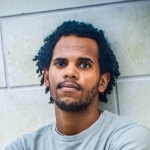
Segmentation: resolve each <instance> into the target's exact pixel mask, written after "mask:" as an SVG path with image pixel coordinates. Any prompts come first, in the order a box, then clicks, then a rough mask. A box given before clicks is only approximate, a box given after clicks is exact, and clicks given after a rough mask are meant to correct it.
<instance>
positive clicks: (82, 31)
mask: <svg viewBox="0 0 150 150" xmlns="http://www.w3.org/2000/svg"><path fill="white" fill-rule="evenodd" d="M69 35H75V36H77V37H87V38H91V39H94V40H95V41H96V42H97V44H98V53H99V56H98V61H99V64H100V65H99V66H100V70H101V74H104V73H106V72H109V73H110V81H109V83H108V86H107V88H106V90H105V92H104V93H99V99H100V101H101V102H105V103H106V102H107V101H108V100H107V97H106V94H111V91H112V88H113V86H115V79H117V78H118V76H119V75H120V72H119V66H118V62H117V61H116V58H115V55H114V54H113V51H112V49H111V48H110V46H109V44H108V42H107V40H106V38H105V37H104V33H103V31H102V30H99V29H97V28H94V27H93V26H92V25H91V24H88V23H84V22H78V21H65V22H64V23H63V24H62V25H60V26H59V27H57V29H56V30H55V31H54V32H53V33H52V34H50V35H49V36H48V37H47V38H46V39H45V40H44V42H45V43H44V46H42V47H41V49H40V50H39V52H38V54H37V55H36V56H35V58H34V59H33V61H37V63H36V65H37V66H38V69H37V71H36V72H37V73H38V74H39V76H42V79H41V85H43V83H44V77H43V69H44V68H47V69H49V66H50V62H51V59H52V56H53V50H54V47H55V45H56V43H57V42H58V40H59V39H60V37H62V36H69ZM48 91H49V88H48V87H46V89H45V93H47V92H48ZM50 103H53V100H52V98H50Z"/></svg>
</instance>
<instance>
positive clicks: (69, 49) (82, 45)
mask: <svg viewBox="0 0 150 150" xmlns="http://www.w3.org/2000/svg"><path fill="white" fill-rule="evenodd" d="M58 55H59V57H61V56H66V57H67V56H71V55H73V56H77V55H79V56H89V57H95V58H96V59H97V58H98V45H97V43H96V41H95V40H93V39H90V38H86V37H77V36H75V35H70V36H62V37H61V38H60V39H59V41H58V42H57V44H56V45H55V47H54V52H53V56H54V57H55V56H58Z"/></svg>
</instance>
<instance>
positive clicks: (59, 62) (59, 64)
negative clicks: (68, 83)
mask: <svg viewBox="0 0 150 150" xmlns="http://www.w3.org/2000/svg"><path fill="white" fill-rule="evenodd" d="M54 65H56V66H57V67H65V66H66V63H65V62H64V61H57V62H55V63H54Z"/></svg>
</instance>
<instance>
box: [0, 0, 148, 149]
mask: <svg viewBox="0 0 150 150" xmlns="http://www.w3.org/2000/svg"><path fill="white" fill-rule="evenodd" d="M65 20H78V21H85V22H90V23H92V24H93V25H94V26H95V27H98V28H101V29H103V30H104V32H105V35H106V37H107V38H108V40H109V42H110V43H111V47H112V48H113V49H114V53H115V54H116V57H117V59H118V61H119V64H120V71H121V76H120V78H119V79H118V80H117V81H116V82H117V86H116V87H115V88H114V90H113V92H112V94H111V95H109V96H108V97H109V102H108V103H107V104H103V103H101V104H100V106H99V107H100V108H101V109H107V110H110V111H111V112H114V113H118V114H120V115H126V116H130V117H132V118H134V119H136V120H137V121H139V122H141V123H142V124H144V125H145V126H147V127H149V128H150V117H149V116H150V111H149V110H150V105H149V101H150V92H149V90H150V66H149V64H150V59H149V58H150V1H149V0H141V1H140V0H137V1H136V0H134V1H125V0H101V1H100V0H89V1H87V0H82V1H81V0H76V1H69V0H64V1H63V3H60V1H59V0H55V1H52V0H44V1H40V0H37V1H33V0H32V1H31V0H26V1H25V0H16V1H13V2H12V1H11V0H7V2H6V1H5V0H1V1H0V149H4V148H5V147H6V145H8V144H9V143H10V142H12V141H13V140H15V139H16V138H18V137H20V136H22V135H23V134H25V133H30V132H33V131H35V130H36V129H38V128H40V127H42V126H44V125H46V124H49V123H51V122H53V121H55V114H54V108H53V105H49V104H48V102H49V94H45V93H44V87H43V86H42V87H40V86H39V81H40V79H39V78H38V76H37V74H36V72H35V70H36V66H35V62H33V61H32V58H33V57H34V56H35V54H36V53H37V52H38V50H39V48H40V47H41V45H42V44H43V39H44V38H45V37H47V36H48V35H49V34H50V33H51V32H52V31H53V30H54V29H55V28H56V26H58V25H60V24H61V23H62V22H63V21H65Z"/></svg>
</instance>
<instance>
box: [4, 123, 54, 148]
mask: <svg viewBox="0 0 150 150" xmlns="http://www.w3.org/2000/svg"><path fill="white" fill-rule="evenodd" d="M52 125H53V124H50V125H46V126H44V127H42V128H40V129H38V130H37V131H35V132H33V133H31V134H25V135H23V136H22V137H21V138H19V139H17V140H16V141H14V142H12V143H11V144H10V145H9V146H8V147H7V148H6V149H5V150H24V149H32V147H33V146H36V145H35V143H36V144H37V145H38V144H40V143H41V141H44V140H46V139H47V137H48V136H50V135H51V128H52ZM45 142H46V141H45Z"/></svg>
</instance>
